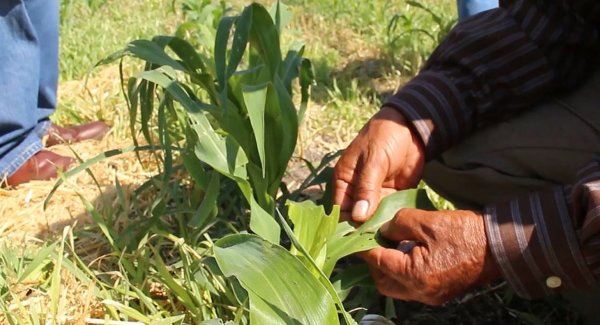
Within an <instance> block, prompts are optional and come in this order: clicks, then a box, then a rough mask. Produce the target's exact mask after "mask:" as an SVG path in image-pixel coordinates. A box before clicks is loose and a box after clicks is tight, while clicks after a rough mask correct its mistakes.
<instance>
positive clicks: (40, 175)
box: [6, 150, 75, 186]
mask: <svg viewBox="0 0 600 325" xmlns="http://www.w3.org/2000/svg"><path fill="white" fill-rule="evenodd" d="M74 162H75V159H73V158H71V157H65V156H61V155H58V154H55V153H54V152H52V151H47V150H42V151H40V152H38V153H36V154H35V155H33V157H31V158H29V160H27V161H26V162H25V164H24V165H23V166H21V168H19V169H18V170H17V171H16V172H15V173H14V174H12V175H10V176H9V177H8V178H7V179H6V183H7V184H8V185H9V186H16V185H19V184H23V183H27V182H29V181H34V180H48V179H52V178H55V177H56V176H57V175H58V174H57V170H58V169H60V170H67V169H68V168H69V166H70V165H71V164H73V163H74Z"/></svg>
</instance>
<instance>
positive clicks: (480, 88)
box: [384, 0, 600, 159]
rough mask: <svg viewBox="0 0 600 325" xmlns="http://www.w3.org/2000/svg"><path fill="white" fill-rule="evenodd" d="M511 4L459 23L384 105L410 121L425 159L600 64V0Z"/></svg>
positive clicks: (568, 86)
mask: <svg viewBox="0 0 600 325" xmlns="http://www.w3.org/2000/svg"><path fill="white" fill-rule="evenodd" d="M506 2H507V4H505V5H504V7H503V8H499V9H495V10H490V11H488V12H485V13H482V14H479V15H476V16H473V17H471V18H470V19H467V20H465V21H464V22H461V23H459V24H458V25H457V26H456V27H455V28H454V29H453V30H452V31H451V32H450V33H449V34H448V36H447V37H446V39H445V40H444V41H443V42H442V43H441V44H440V46H439V47H438V48H437V49H436V50H435V51H434V53H433V54H432V55H431V57H430V58H429V60H428V62H427V63H426V65H425V67H424V68H423V70H422V71H421V72H420V73H419V75H418V76H416V77H415V78H413V79H412V80H411V81H409V82H408V83H407V84H405V85H404V86H403V87H402V88H401V89H400V90H399V91H398V92H397V93H396V94H395V95H393V96H391V97H390V98H389V99H388V100H387V101H386V102H385V103H384V106H391V107H394V108H396V109H398V110H399V111H400V112H401V113H402V114H403V115H404V116H405V117H406V118H407V119H408V120H409V121H411V124H412V126H413V128H414V130H416V131H417V133H418V134H419V135H420V137H421V139H422V141H423V143H424V145H425V151H426V154H427V158H428V159H431V158H434V157H435V156H437V155H438V154H440V153H441V152H443V151H444V150H446V149H448V148H449V147H451V146H452V145H454V144H456V143H458V142H459V141H461V139H463V138H464V137H465V136H467V135H469V134H470V133H472V132H473V130H475V129H477V128H479V127H481V126H484V125H486V124H488V123H489V122H491V121H494V120H496V121H497V120H498V118H500V117H501V116H503V115H506V114H510V113H514V112H515V111H519V110H522V109H525V108H527V107H532V106H533V104H535V103H537V102H539V101H541V100H543V99H544V98H545V97H547V96H548V95H549V94H556V93H557V91H568V90H572V89H574V88H575V87H577V86H578V85H579V84H580V83H581V82H582V80H584V78H585V77H586V76H587V75H588V74H589V71H591V70H592V69H591V67H592V66H594V65H595V64H597V63H598V57H600V55H599V54H600V44H599V42H598V40H599V28H598V26H599V20H600V18H599V17H600V2H598V1H597V0H586V1H584V0H579V1H577V0H571V1H564V4H562V2H560V1H548V0H546V1H535V0H516V1H506Z"/></svg>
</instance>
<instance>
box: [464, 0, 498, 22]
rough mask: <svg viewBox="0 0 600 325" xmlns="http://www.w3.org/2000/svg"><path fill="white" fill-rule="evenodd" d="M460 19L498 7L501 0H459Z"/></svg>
mask: <svg viewBox="0 0 600 325" xmlns="http://www.w3.org/2000/svg"><path fill="white" fill-rule="evenodd" d="M456 5H457V7H458V19H459V20H460V21H463V20H465V19H466V18H468V17H471V16H473V15H475V14H478V13H480V12H482V11H486V10H490V9H494V8H498V5H499V0H457V2H456Z"/></svg>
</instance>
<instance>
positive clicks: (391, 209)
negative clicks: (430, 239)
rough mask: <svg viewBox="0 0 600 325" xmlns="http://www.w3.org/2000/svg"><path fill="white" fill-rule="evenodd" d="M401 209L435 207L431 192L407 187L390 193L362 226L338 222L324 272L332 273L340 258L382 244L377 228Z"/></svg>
mask: <svg viewBox="0 0 600 325" xmlns="http://www.w3.org/2000/svg"><path fill="white" fill-rule="evenodd" d="M401 208H419V209H425V210H434V208H433V205H432V204H431V202H430V201H429V198H428V197H427V193H426V192H425V190H422V189H411V190H404V191H399V192H396V193H393V194H390V195H388V196H386V197H385V198H383V199H382V200H381V203H380V204H379V206H378V207H377V210H376V211H375V213H374V214H373V216H372V217H371V218H370V219H369V220H368V221H367V222H365V223H364V224H362V225H361V226H360V227H358V228H354V227H353V226H352V225H351V224H350V223H348V222H347V221H346V222H342V223H339V224H338V225H337V228H336V232H335V233H334V234H333V235H332V236H331V237H330V238H329V240H328V244H327V247H328V250H327V258H326V261H325V266H324V267H323V272H325V274H328V272H331V271H333V268H334V267H335V264H336V263H337V261H338V260H339V259H340V258H342V257H344V256H348V255H350V254H354V253H357V252H362V251H366V250H369V249H372V248H375V247H378V246H380V245H379V243H377V240H376V239H375V235H376V234H377V231H378V230H379V228H380V227H381V226H382V225H383V224H384V223H386V222H388V221H389V220H391V219H392V218H393V217H394V215H395V214H396V212H398V211H399V210H400V209H401ZM329 274H330V273H329Z"/></svg>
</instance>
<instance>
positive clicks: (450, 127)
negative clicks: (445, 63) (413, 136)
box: [383, 70, 471, 160]
mask: <svg viewBox="0 0 600 325" xmlns="http://www.w3.org/2000/svg"><path fill="white" fill-rule="evenodd" d="M455 83H456V80H455V78H452V77H451V76H448V75H447V74H444V73H442V72H439V71H433V70H428V71H422V72H421V73H420V74H419V75H418V76H416V77H415V78H413V79H412V80H411V81H409V82H408V83H406V84H405V85H404V86H403V87H402V88H401V89H400V90H399V91H398V92H397V93H396V94H395V95H393V96H391V97H390V98H388V99H387V101H386V102H385V103H384V104H383V106H389V107H393V108H395V109H397V110H398V111H399V112H400V113H401V114H402V115H403V116H404V117H405V118H406V119H407V120H408V121H409V122H410V123H411V124H412V126H413V130H415V131H416V132H417V133H418V134H419V136H420V138H421V140H422V141H423V144H424V146H425V153H426V157H427V159H428V160H429V159H432V158H434V157H435V156H437V155H438V154H440V153H442V152H443V151H445V150H446V149H448V148H449V147H450V146H452V145H453V144H455V143H457V142H458V141H460V139H462V137H463V136H464V135H465V134H466V133H467V132H469V130H470V129H471V127H470V124H471V123H470V121H469V116H468V115H466V114H465V112H464V111H463V110H462V109H464V108H465V107H467V105H465V104H464V103H463V98H462V97H461V96H460V92H459V91H458V89H457V88H456V86H455Z"/></svg>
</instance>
